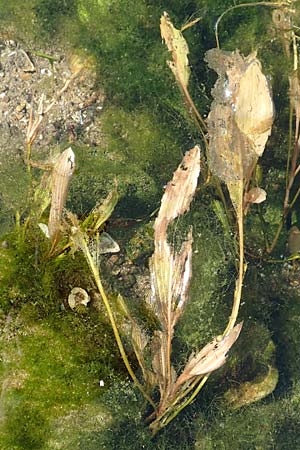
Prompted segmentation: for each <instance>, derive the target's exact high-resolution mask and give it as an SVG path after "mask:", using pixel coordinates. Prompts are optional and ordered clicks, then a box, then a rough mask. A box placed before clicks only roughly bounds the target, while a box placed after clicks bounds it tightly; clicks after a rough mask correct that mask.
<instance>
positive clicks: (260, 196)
mask: <svg viewBox="0 0 300 450" xmlns="http://www.w3.org/2000/svg"><path fill="white" fill-rule="evenodd" d="M266 198H267V193H266V191H265V190H264V189H261V188H259V187H255V188H252V189H250V191H248V192H246V193H245V195H244V203H245V204H247V203H262V202H264V201H265V200H266Z"/></svg>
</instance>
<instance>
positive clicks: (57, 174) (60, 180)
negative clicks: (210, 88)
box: [48, 147, 75, 242]
mask: <svg viewBox="0 0 300 450" xmlns="http://www.w3.org/2000/svg"><path fill="white" fill-rule="evenodd" d="M74 170H75V155H74V152H73V150H72V148H71V147H69V148H67V149H66V150H65V151H64V152H62V154H61V155H60V156H59V158H58V160H57V161H56V162H55V164H54V167H53V169H52V175H51V208H50V214H49V222H48V229H49V235H50V239H51V240H52V242H56V241H57V240H58V238H59V233H60V228H61V217H62V211H63V208H64V206H65V203H66V199H67V194H68V189H69V183H70V180H71V178H72V175H73V173H74Z"/></svg>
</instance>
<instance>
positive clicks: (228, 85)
mask: <svg viewBox="0 0 300 450" xmlns="http://www.w3.org/2000/svg"><path fill="white" fill-rule="evenodd" d="M206 61H207V62H208V64H209V66H210V67H211V68H213V69H214V70H215V71H216V72H217V73H218V75H219V77H218V80H217V82H216V84H215V86H214V88H213V90H212V95H213V97H214V101H213V103H212V106H211V112H210V113H209V116H208V119H207V123H208V132H209V138H210V139H209V162H210V167H211V170H212V172H214V173H215V174H216V175H218V176H219V177H220V178H221V179H222V180H223V181H225V182H226V183H227V182H229V181H235V180H242V179H247V178H248V177H249V175H250V174H251V172H252V170H253V167H254V165H255V163H256V161H257V158H258V157H259V156H261V155H262V153H263V151H264V147H265V144H266V141H267V139H268V136H269V135H270V133H271V126H272V122H273V116H274V109H273V102H272V98H271V92H270V89H269V86H268V83H267V79H266V77H265V76H264V75H263V73H262V71H261V65H260V62H259V61H258V59H257V58H256V54H255V53H252V54H251V55H249V56H248V57H246V58H245V57H243V56H242V55H240V54H239V52H238V51H236V52H225V51H222V50H219V49H212V50H209V51H208V52H207V53H206Z"/></svg>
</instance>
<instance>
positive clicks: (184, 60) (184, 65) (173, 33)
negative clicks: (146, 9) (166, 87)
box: [160, 12, 190, 88]
mask: <svg viewBox="0 0 300 450" xmlns="http://www.w3.org/2000/svg"><path fill="white" fill-rule="evenodd" d="M160 33H161V37H162V39H163V40H164V41H165V43H166V45H167V47H168V50H169V51H170V52H171V53H172V58H173V61H168V65H169V67H170V69H171V70H172V72H173V73H174V75H175V78H176V80H177V82H178V83H179V85H180V86H183V87H184V88H187V86H188V82H189V77H190V68H189V60H188V56H187V55H188V54H189V48H188V45H187V43H186V40H185V39H184V37H183V36H182V33H181V31H180V30H177V28H175V27H174V25H173V24H172V22H171V20H170V17H169V15H168V13H166V12H164V14H163V15H162V16H161V18H160Z"/></svg>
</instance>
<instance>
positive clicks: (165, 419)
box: [150, 375, 209, 436]
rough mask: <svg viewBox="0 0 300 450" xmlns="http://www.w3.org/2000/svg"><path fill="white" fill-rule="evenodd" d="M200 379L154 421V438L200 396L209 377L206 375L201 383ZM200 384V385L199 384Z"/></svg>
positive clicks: (152, 425)
mask: <svg viewBox="0 0 300 450" xmlns="http://www.w3.org/2000/svg"><path fill="white" fill-rule="evenodd" d="M199 378H200V377H198V378H197V379H196V380H195V381H194V382H193V383H191V384H190V385H189V387H188V388H187V389H186V390H185V391H183V392H181V393H180V394H179V395H178V396H176V398H175V400H174V401H173V403H172V404H171V405H170V406H169V407H168V408H167V409H166V410H165V411H164V412H163V414H162V415H161V416H159V417H157V418H156V420H154V421H153V422H152V423H151V425H150V428H151V429H152V434H153V436H154V435H155V434H156V433H157V432H158V431H159V430H161V429H162V428H164V427H165V426H167V425H168V424H169V423H170V422H171V421H172V420H173V419H175V417H176V416H177V415H178V414H179V413H180V412H181V411H182V410H183V409H184V408H186V407H187V406H188V405H189V404H190V403H191V402H192V401H193V400H194V399H195V398H196V397H197V395H198V393H199V391H200V390H201V389H202V387H203V386H204V384H205V383H206V381H207V380H208V378H209V375H206V376H205V377H202V378H201V380H200V383H199ZM198 383H199V384H198ZM197 384H198V387H197V388H196V389H195V390H194V392H193V393H192V395H191V396H190V397H189V398H187V399H186V400H185V401H184V402H182V403H181V404H180V405H179V406H178V407H177V408H176V404H177V403H178V402H179V401H180V400H181V399H182V398H184V397H186V396H187V394H188V393H189V392H190V391H191V390H193V389H194V387H195V386H196V385H197Z"/></svg>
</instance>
